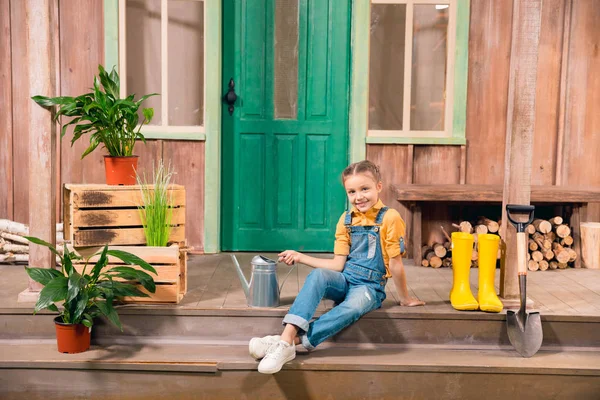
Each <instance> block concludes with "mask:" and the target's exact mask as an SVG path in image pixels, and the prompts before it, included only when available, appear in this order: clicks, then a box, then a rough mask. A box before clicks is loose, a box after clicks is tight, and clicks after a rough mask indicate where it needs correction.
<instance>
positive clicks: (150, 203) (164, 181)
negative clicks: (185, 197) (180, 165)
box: [136, 160, 174, 247]
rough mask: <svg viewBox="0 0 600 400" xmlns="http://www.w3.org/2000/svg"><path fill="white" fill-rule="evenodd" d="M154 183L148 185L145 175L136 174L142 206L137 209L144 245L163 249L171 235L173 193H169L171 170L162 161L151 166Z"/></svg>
mask: <svg viewBox="0 0 600 400" xmlns="http://www.w3.org/2000/svg"><path fill="white" fill-rule="evenodd" d="M152 170H153V174H152V175H153V179H154V183H153V184H152V183H149V182H148V181H147V179H146V174H143V175H142V176H140V175H139V174H136V179H137V183H138V185H139V186H140V191H141V194H142V205H140V206H139V207H138V209H139V211H140V218H141V219H142V224H143V226H144V234H145V236H146V244H147V245H148V246H159V247H164V246H166V245H167V243H168V241H169V235H170V234H171V219H172V217H173V192H172V191H169V185H170V183H171V178H172V177H173V174H174V172H173V169H172V167H171V166H170V165H169V166H168V167H165V165H164V163H163V161H162V160H160V161H159V162H158V165H157V166H156V167H155V166H154V165H153V166H152Z"/></svg>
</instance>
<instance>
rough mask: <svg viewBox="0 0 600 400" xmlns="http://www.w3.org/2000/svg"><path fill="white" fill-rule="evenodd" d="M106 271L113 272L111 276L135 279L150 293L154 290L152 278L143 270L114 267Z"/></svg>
mask: <svg viewBox="0 0 600 400" xmlns="http://www.w3.org/2000/svg"><path fill="white" fill-rule="evenodd" d="M107 273H110V274H114V275H113V276H115V277H119V278H122V279H125V280H128V281H137V282H139V283H140V284H141V285H142V286H143V287H144V288H145V289H146V290H147V291H149V292H150V293H154V292H156V284H155V283H154V279H152V277H151V276H150V275H148V274H147V273H146V272H144V271H140V270H138V269H135V268H131V267H114V268H111V269H110V270H109V271H107Z"/></svg>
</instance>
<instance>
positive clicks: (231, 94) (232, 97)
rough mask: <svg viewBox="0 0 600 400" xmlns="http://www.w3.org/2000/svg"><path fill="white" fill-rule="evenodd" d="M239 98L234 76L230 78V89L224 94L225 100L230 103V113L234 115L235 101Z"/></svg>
mask: <svg viewBox="0 0 600 400" xmlns="http://www.w3.org/2000/svg"><path fill="white" fill-rule="evenodd" d="M236 100H237V94H235V82H234V81H233V78H231V79H230V80H229V90H228V91H227V93H225V95H224V96H223V101H224V102H225V103H227V104H228V105H229V107H228V108H227V110H229V115H233V110H234V105H235V101H236Z"/></svg>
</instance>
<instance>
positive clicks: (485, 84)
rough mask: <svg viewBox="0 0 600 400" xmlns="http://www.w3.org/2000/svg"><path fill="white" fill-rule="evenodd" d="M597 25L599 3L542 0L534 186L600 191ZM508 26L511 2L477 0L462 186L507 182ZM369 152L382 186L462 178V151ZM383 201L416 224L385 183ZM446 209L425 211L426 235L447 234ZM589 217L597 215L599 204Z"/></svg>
mask: <svg viewBox="0 0 600 400" xmlns="http://www.w3.org/2000/svg"><path fill="white" fill-rule="evenodd" d="M565 16H566V18H565ZM598 21H600V0H585V1H577V0H576V1H572V0H543V5H542V22H541V33H540V49H539V60H538V75H537V94H536V126H535V137H534V149H533V153H534V156H533V160H532V184H536V185H555V184H562V185H573V186H586V187H589V186H592V187H598V188H600V168H598V167H597V165H598V162H597V154H598V152H599V151H600V113H599V112H598V109H599V108H600V75H599V74H598V71H599V70H600V55H599V46H600V24H598ZM511 30H512V2H510V1H489V0H471V18H470V31H469V79H468V92H467V133H466V136H467V146H466V183H470V184H503V182H504V175H503V172H504V150H505V136H506V112H507V101H508V73H509V63H510V47H511V46H510V44H511ZM563 46H564V47H563ZM594 72H595V73H594ZM411 154H412V161H411V160H410V159H408V160H407V157H411ZM367 157H368V158H369V159H371V160H373V161H375V162H378V163H379V164H380V165H381V167H382V168H381V169H382V173H383V178H384V181H385V183H422V184H425V183H440V184H441V183H460V157H461V153H460V148H459V147H453V146H407V145H369V146H368V148H367ZM382 198H383V200H384V201H385V202H386V203H387V204H389V205H395V206H396V207H397V208H398V210H399V211H400V212H401V213H402V214H403V216H404V217H405V218H406V219H407V221H408V222H409V225H410V218H411V214H410V210H406V209H405V208H404V207H401V206H399V205H398V204H397V202H396V201H395V198H394V194H393V193H392V192H391V191H390V190H389V189H388V188H386V189H385V191H384V193H383V195H382ZM449 213H450V212H449V210H448V209H447V207H445V206H437V207H435V206H433V207H427V208H426V209H425V210H424V211H423V240H429V241H432V240H434V239H437V240H439V239H441V238H440V235H441V233H440V232H439V231H440V230H439V225H440V222H443V221H447V220H448V219H449V218H451V216H450V215H449ZM588 220H594V221H600V205H599V204H593V205H590V207H589V209H588ZM409 229H410V227H409Z"/></svg>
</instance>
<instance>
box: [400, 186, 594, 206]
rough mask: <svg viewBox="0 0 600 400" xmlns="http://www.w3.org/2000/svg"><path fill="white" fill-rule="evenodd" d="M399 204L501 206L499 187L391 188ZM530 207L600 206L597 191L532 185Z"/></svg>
mask: <svg viewBox="0 0 600 400" xmlns="http://www.w3.org/2000/svg"><path fill="white" fill-rule="evenodd" d="M391 189H392V190H393V191H394V193H395V194H396V199H397V200H398V201H458V202H465V201H477V202H485V203H500V202H502V191H503V187H502V185H470V184H466V185H459V184H442V185H440V184H432V185H429V184H408V185H407V184H402V185H391ZM530 200H531V202H532V203H557V204H558V203H594V202H600V188H598V189H594V188H589V187H587V188H582V187H577V186H552V185H532V186H531V198H530Z"/></svg>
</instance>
